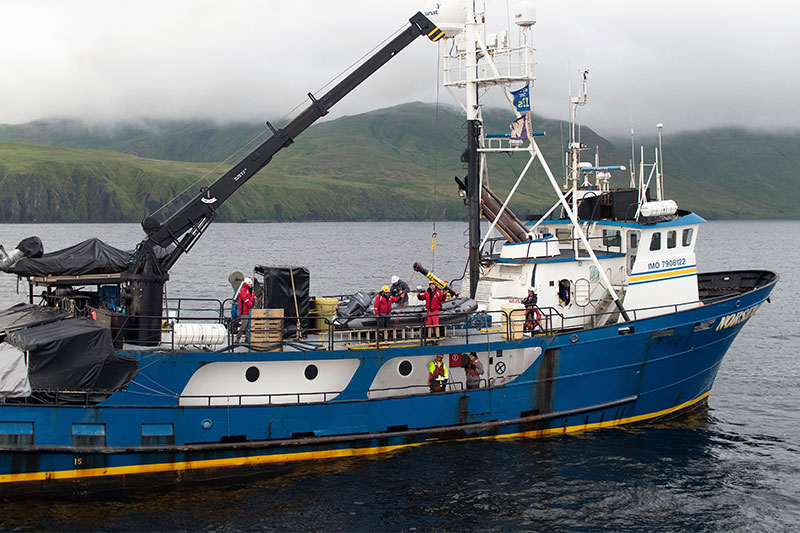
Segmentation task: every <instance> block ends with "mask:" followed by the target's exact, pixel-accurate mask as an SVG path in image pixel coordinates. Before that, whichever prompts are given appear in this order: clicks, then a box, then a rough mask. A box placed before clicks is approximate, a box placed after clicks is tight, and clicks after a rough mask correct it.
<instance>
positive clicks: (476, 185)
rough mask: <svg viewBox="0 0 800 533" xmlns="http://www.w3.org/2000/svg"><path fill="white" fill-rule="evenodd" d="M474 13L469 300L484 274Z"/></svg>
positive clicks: (470, 23)
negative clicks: (481, 255)
mask: <svg viewBox="0 0 800 533" xmlns="http://www.w3.org/2000/svg"><path fill="white" fill-rule="evenodd" d="M475 18H476V17H475V11H474V9H473V8H470V9H469V13H468V18H467V25H466V41H467V42H466V45H467V85H466V89H467V96H466V105H467V198H468V202H469V203H468V213H467V215H468V220H469V297H470V298H475V293H476V292H477V290H478V281H479V280H480V275H481V271H480V268H481V265H480V242H481V185H480V175H479V156H478V148H479V144H480V135H481V129H482V121H481V117H480V105H479V103H478V82H477V75H478V73H477V69H478V58H477V44H476V39H477V37H478V23H477V22H476V20H475Z"/></svg>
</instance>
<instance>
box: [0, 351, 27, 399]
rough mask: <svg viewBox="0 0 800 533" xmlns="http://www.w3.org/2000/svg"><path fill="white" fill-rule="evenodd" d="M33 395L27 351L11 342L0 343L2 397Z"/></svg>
mask: <svg viewBox="0 0 800 533" xmlns="http://www.w3.org/2000/svg"><path fill="white" fill-rule="evenodd" d="M30 395H31V383H30V381H29V380H28V368H27V367H26V365H25V353H24V352H23V351H22V350H20V349H18V348H16V347H14V346H11V345H10V344H8V343H6V342H3V343H0V398H21V397H27V396H30Z"/></svg>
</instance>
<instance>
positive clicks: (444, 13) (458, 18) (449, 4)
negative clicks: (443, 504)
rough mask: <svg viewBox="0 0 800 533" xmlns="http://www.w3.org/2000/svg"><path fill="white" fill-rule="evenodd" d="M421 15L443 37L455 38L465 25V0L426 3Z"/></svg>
mask: <svg viewBox="0 0 800 533" xmlns="http://www.w3.org/2000/svg"><path fill="white" fill-rule="evenodd" d="M423 14H424V15H425V16H426V17H428V18H429V19H431V22H433V23H434V24H436V25H437V26H438V27H439V29H440V30H442V31H443V32H444V36H445V37H455V36H456V35H458V34H459V33H461V32H462V31H464V24H466V23H467V0H440V1H439V2H428V5H427V6H425V10H424V11H423Z"/></svg>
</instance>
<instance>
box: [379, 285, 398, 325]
mask: <svg viewBox="0 0 800 533" xmlns="http://www.w3.org/2000/svg"><path fill="white" fill-rule="evenodd" d="M401 299H402V298H398V297H396V296H391V295H389V286H388V285H384V286H383V287H382V288H381V292H379V293H378V295H377V296H376V297H375V303H374V304H373V307H374V308H375V316H376V317H377V318H378V329H381V330H385V329H387V328H388V327H389V313H391V312H392V304H393V303H395V302H399V301H400V300H401Z"/></svg>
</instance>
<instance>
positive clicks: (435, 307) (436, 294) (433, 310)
mask: <svg viewBox="0 0 800 533" xmlns="http://www.w3.org/2000/svg"><path fill="white" fill-rule="evenodd" d="M417 298H419V299H420V300H423V301H424V302H425V311H427V312H428V317H427V318H426V319H425V325H426V326H438V325H439V311H440V310H441V309H442V304H443V303H444V299H445V295H444V293H443V292H442V291H440V290H439V287H437V286H436V284H435V283H434V282H432V281H431V283H430V285H428V290H427V291H425V292H421V293H419V294H417Z"/></svg>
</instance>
